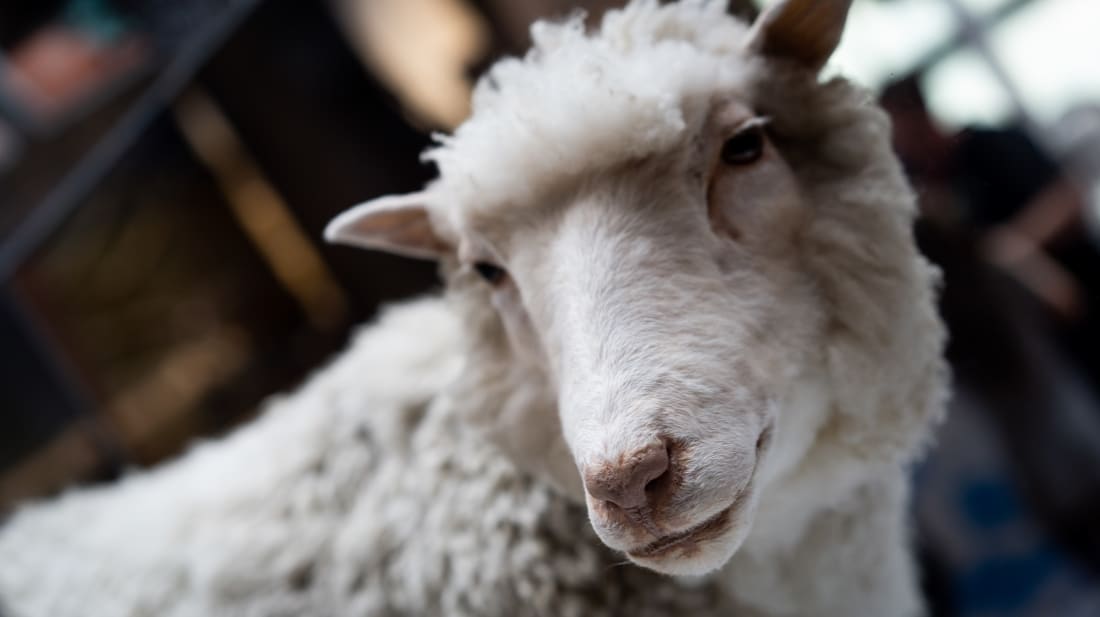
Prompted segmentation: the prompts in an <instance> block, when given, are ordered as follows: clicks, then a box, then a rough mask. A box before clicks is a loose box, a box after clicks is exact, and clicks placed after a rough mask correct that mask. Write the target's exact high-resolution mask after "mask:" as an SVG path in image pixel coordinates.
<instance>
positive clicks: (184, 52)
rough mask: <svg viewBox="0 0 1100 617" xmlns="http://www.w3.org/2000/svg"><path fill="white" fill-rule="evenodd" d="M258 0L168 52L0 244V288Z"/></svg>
mask: <svg viewBox="0 0 1100 617" xmlns="http://www.w3.org/2000/svg"><path fill="white" fill-rule="evenodd" d="M260 1H261V0H237V1H236V2H234V3H232V4H230V5H229V6H228V7H227V8H226V9H225V10H224V12H223V13H222V14H221V15H219V16H218V17H216V18H214V19H212V20H211V21H212V22H213V23H210V24H207V25H204V26H202V27H201V28H200V29H199V32H198V33H197V34H196V35H195V36H194V38H193V39H191V40H190V41H189V43H187V44H184V45H183V46H182V48H181V49H180V50H179V51H178V52H177V53H176V54H174V57H173V59H172V61H171V62H169V63H168V65H167V66H166V67H165V68H164V69H163V70H162V71H161V72H160V74H159V75H158V76H157V77H156V78H155V79H154V80H153V83H152V84H151V85H150V86H149V88H148V89H147V90H146V91H145V92H144V93H143V94H142V95H141V97H140V98H139V99H138V100H137V102H135V103H134V104H133V106H132V107H131V108H130V110H129V111H127V112H126V115H125V116H123V118H122V119H121V120H119V122H118V124H116V125H115V126H114V128H112V129H111V130H110V132H109V133H108V134H107V135H106V136H105V137H104V138H103V139H101V140H100V141H99V142H97V143H96V144H95V146H93V147H92V149H91V150H90V151H89V152H88V153H87V154H85V155H84V157H83V158H82V159H81V160H80V162H79V163H77V164H76V165H75V166H74V168H73V170H72V171H70V172H69V173H68V174H66V175H65V177H64V178H63V179H62V180H61V182H59V183H58V185H57V186H56V187H55V188H54V189H53V190H51V191H50V192H49V194H47V195H46V197H45V198H44V199H43V200H42V203H40V204H39V205H37V206H36V207H35V208H33V209H32V210H31V212H30V213H29V214H28V215H27V217H26V218H25V219H24V220H23V221H22V222H21V223H20V224H19V225H18V226H17V227H16V228H15V230H14V231H13V232H12V234H11V235H10V237H9V238H8V240H7V241H6V242H4V243H3V244H2V245H0V284H4V283H5V282H7V281H9V280H11V278H12V277H13V276H14V275H15V273H16V272H17V271H18V270H19V267H20V266H21V265H22V264H23V262H24V261H26V260H27V259H28V258H29V257H30V256H31V255H32V254H33V253H34V251H35V250H37V249H38V247H39V246H41V245H42V244H43V243H44V242H45V241H46V240H47V239H48V238H49V236H50V234H52V233H53V231H54V230H55V229H57V228H58V227H59V226H60V225H61V224H62V223H64V222H65V221H66V220H67V219H68V218H69V216H70V215H71V214H72V213H73V211H74V210H76V208H77V207H78V206H79V205H80V203H81V201H83V199H84V198H85V197H86V196H87V195H88V193H90V192H91V191H92V190H93V189H94V188H95V187H96V186H97V185H98V184H99V183H100V182H101V181H102V179H103V178H104V177H105V176H106V175H107V174H108V173H109V172H110V171H111V170H112V169H114V167H115V165H117V164H118V161H119V160H120V159H121V158H122V156H123V155H125V154H126V152H127V151H129V149H130V148H131V147H132V146H133V144H134V143H135V142H137V140H138V139H139V138H140V137H141V135H142V134H143V133H144V132H145V130H146V128H148V126H149V124H150V123H151V122H152V121H153V120H155V119H156V117H157V116H159V115H160V114H162V113H164V112H165V111H166V108H167V106H168V105H169V104H170V103H171V102H172V101H173V100H175V98H176V97H177V96H178V95H179V93H180V92H181V91H182V90H183V88H184V87H186V86H187V84H188V83H189V82H190V81H191V79H192V78H193V77H194V75H195V73H196V72H197V71H198V70H199V69H201V68H202V65H203V64H204V63H205V62H206V60H207V59H208V58H209V57H210V55H211V54H213V53H214V51H215V50H216V49H217V48H218V47H219V46H220V45H221V44H222V43H223V42H225V40H226V39H228V37H229V36H230V34H232V33H233V31H234V30H235V29H236V28H237V26H238V25H239V24H240V23H241V21H243V20H244V19H245V17H247V16H248V15H249V14H250V13H251V12H252V10H253V9H255V8H256V6H257V5H258V4H259V3H260Z"/></svg>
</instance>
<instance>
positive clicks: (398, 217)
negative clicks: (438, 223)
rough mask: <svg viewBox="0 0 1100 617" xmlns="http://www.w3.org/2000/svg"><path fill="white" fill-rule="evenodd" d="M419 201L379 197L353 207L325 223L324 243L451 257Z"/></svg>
mask: <svg viewBox="0 0 1100 617" xmlns="http://www.w3.org/2000/svg"><path fill="white" fill-rule="evenodd" d="M420 197H422V196H421V195H420V194H417V195H408V196H400V197H383V198H381V199H377V200H374V201H371V202H368V203H366V204H362V205H360V206H356V207H355V208H352V209H351V210H348V211H347V212H344V213H343V214H341V215H340V216H338V217H336V218H335V219H334V220H333V221H332V222H331V223H329V225H328V227H327V228H326V229H325V239H326V240H328V241H330V242H337V243H342V244H348V245H351V246H357V247H360V248H367V249H378V250H383V251H389V252H391V253H396V254H398V255H405V256H407V257H417V258H422V259H438V258H440V257H442V256H444V255H446V254H449V253H453V252H454V249H453V247H452V246H451V245H450V243H449V242H447V241H446V240H444V239H443V238H441V237H440V236H439V234H437V233H436V231H435V229H434V227H433V226H432V222H431V217H430V216H429V214H428V209H427V208H426V207H425V206H424V205H423V204H422V200H421V199H420Z"/></svg>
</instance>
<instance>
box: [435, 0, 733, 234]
mask: <svg viewBox="0 0 1100 617" xmlns="http://www.w3.org/2000/svg"><path fill="white" fill-rule="evenodd" d="M726 4H727V3H726V1H725V0H721V1H714V0H694V1H692V0H687V1H684V2H680V3H675V4H669V5H664V6H662V5H659V4H658V3H657V2H656V0H635V1H633V2H631V3H630V4H628V5H627V6H626V7H625V8H623V9H621V10H617V11H611V12H609V13H608V14H606V15H605V17H604V19H603V22H602V24H601V25H600V27H599V29H598V30H596V31H595V32H593V33H587V32H586V31H585V29H584V25H583V19H582V17H581V16H575V17H574V18H572V19H570V20H567V21H565V22H562V23H547V22H539V23H536V24H535V25H534V26H533V27H532V38H533V41H534V45H533V47H532V49H531V51H530V52H529V53H528V54H527V55H526V56H525V57H524V58H522V59H519V58H512V59H506V60H502V61H500V62H498V63H497V64H496V65H494V66H493V67H492V68H491V69H490V71H489V72H488V73H487V74H486V76H485V77H483V78H482V79H481V80H480V81H479V83H478V85H477V87H476V88H475V91H474V98H473V115H472V116H471V117H470V119H469V120H467V121H466V122H465V123H464V124H463V125H462V126H460V127H459V128H458V130H457V131H456V132H455V133H454V135H452V136H441V137H439V138H438V139H439V143H440V145H439V146H438V147H436V148H434V149H432V150H430V151H429V152H427V153H426V154H425V158H426V159H428V160H432V161H435V162H436V164H437V165H438V166H439V170H440V181H439V183H438V184H437V185H436V190H437V191H438V192H439V193H441V195H440V197H441V201H442V202H443V203H446V204H447V206H448V208H456V207H457V208H458V209H460V210H461V209H466V208H473V209H482V210H484V209H485V208H495V207H503V206H506V205H508V206H514V205H516V204H522V203H525V202H529V201H532V200H536V199H537V198H538V196H539V194H540V192H541V191H543V190H546V189H547V188H548V187H550V186H553V185H555V184H556V183H560V182H562V181H568V180H570V179H572V178H578V177H581V176H583V175H584V174H591V173H593V172H597V171H599V170H601V169H607V168H609V167H612V166H614V165H616V164H618V163H621V162H623V161H627V160H632V159H637V158H641V157H645V156H647V155H651V154H654V153H658V152H662V151H666V150H670V149H672V148H674V147H676V146H677V145H679V144H681V143H683V142H684V139H685V135H686V134H687V132H688V129H689V128H690V127H692V126H695V125H698V124H699V123H700V122H701V118H700V117H699V116H701V114H703V113H704V112H705V102H706V101H709V100H710V99H711V98H712V97H713V96H714V95H715V94H717V93H722V92H733V91H737V90H738V89H739V88H743V87H744V86H745V84H746V83H747V82H748V76H749V74H750V73H751V71H750V61H749V59H748V56H747V55H746V53H745V52H744V46H745V42H746V36H747V31H748V29H747V27H746V26H745V24H743V23H742V22H740V21H738V20H737V19H735V18H733V17H731V16H729V15H728V14H727V13H726V8H727V7H726ZM455 214H457V212H455Z"/></svg>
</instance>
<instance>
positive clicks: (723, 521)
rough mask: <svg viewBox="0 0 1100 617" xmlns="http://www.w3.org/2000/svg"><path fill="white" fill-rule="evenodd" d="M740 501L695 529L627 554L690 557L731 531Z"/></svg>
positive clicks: (641, 556)
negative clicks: (701, 546)
mask: <svg viewBox="0 0 1100 617" xmlns="http://www.w3.org/2000/svg"><path fill="white" fill-rule="evenodd" d="M740 501H741V500H740V499H738V500H737V501H736V502H734V504H733V505H731V506H730V507H728V508H726V509H725V510H722V511H721V512H719V513H718V514H715V515H714V516H712V517H710V518H708V519H707V520H705V521H703V522H702V523H699V524H698V525H696V526H694V527H691V528H689V529H686V530H684V531H680V532H676V533H673V534H669V535H667V536H664V537H662V538H659V539H657V540H655V541H654V542H651V543H649V544H647V545H645V546H643V547H641V548H638V549H634V550H630V551H626V554H627V555H628V556H629V557H631V558H634V559H659V558H661V557H666V556H668V555H669V554H671V553H673V552H675V551H680V552H682V553H683V554H684V555H685V556H690V555H691V554H692V553H695V552H698V551H699V550H700V545H701V544H702V543H704V542H707V541H709V540H713V539H715V538H717V537H719V536H721V535H723V534H724V533H726V531H728V530H729V528H730V526H731V524H732V522H733V518H732V514H733V511H734V509H735V508H736V507H737V506H738V504H739V502H740Z"/></svg>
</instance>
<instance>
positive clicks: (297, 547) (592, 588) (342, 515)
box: [0, 299, 730, 617]
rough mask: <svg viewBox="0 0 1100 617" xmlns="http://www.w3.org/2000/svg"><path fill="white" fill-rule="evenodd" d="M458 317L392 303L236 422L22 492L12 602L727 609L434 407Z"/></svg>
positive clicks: (526, 610) (600, 611) (331, 611)
mask: <svg viewBox="0 0 1100 617" xmlns="http://www.w3.org/2000/svg"><path fill="white" fill-rule="evenodd" d="M459 325H460V324H459V323H457V321H456V318H455V312H454V311H453V310H452V309H451V308H450V307H448V306H446V302H445V301H443V300H438V299H431V300H422V301H419V302H415V303H411V304H408V305H406V306H402V307H400V308H395V309H391V310H390V311H388V312H387V313H386V314H385V315H384V316H383V318H382V319H381V322H380V323H379V324H378V325H375V326H372V327H370V328H367V329H365V330H364V331H363V332H361V333H360V335H359V336H358V337H357V339H356V341H355V343H354V344H353V346H352V347H351V349H350V350H349V351H347V352H346V353H345V354H344V355H343V356H342V357H341V358H339V359H338V360H336V361H335V362H334V363H333V364H332V365H331V366H329V367H327V368H325V369H323V370H321V371H320V372H319V373H318V374H317V376H316V377H315V378H314V379H313V380H311V381H310V383H309V384H308V385H307V386H306V387H304V388H303V389H302V390H300V391H299V392H297V393H296V394H293V395H291V396H288V397H286V398H281V399H276V400H274V401H272V402H271V403H270V404H269V406H268V409H267V410H266V412H265V414H264V415H263V417H262V418H261V419H260V420H258V421H256V422H255V423H253V424H252V425H249V426H246V427H244V428H242V429H241V430H239V431H238V432H237V433H235V434H234V435H232V436H230V437H229V438H227V439H225V440H222V441H218V442H214V443H210V444H205V445H202V446H200V447H197V448H195V449H194V450H193V451H191V452H190V453H189V454H187V455H186V456H184V457H183V458H181V459H180V460H178V461H175V462H173V463H171V464H169V465H166V466H164V467H162V468H160V469H157V470H155V471H152V472H149V473H144V474H135V475H132V476H130V477H128V478H126V479H124V480H123V481H122V482H120V483H119V484H118V485H116V486H112V487H107V488H95V489H85V490H75V491H72V492H70V493H68V494H66V495H64V496H62V497H61V498H60V499H58V500H56V501H52V502H48V503H44V504H39V505H32V506H28V507H25V508H23V509H22V510H20V511H19V512H18V513H17V514H16V515H15V516H14V517H13V518H12V519H11V521H10V522H9V523H8V524H7V526H6V527H5V528H4V529H3V531H2V532H0V554H2V555H4V559H3V560H2V561H0V599H2V603H3V604H2V605H3V611H4V614H5V615H8V616H10V617H35V616H40V615H41V616H50V617H68V616H73V617H76V616H80V617H86V616H88V615H95V616H100V617H115V616H117V617H135V616H139V615H157V616H158V617H216V616H230V615H257V616H258V615H263V616H278V615H286V616H294V615H333V616H340V615H357V616H395V615H456V616H460V615H500V616H502V617H503V616H522V615H531V616H544V615H556V616H569V615H573V616H577V617H582V616H598V615H608V616H611V615H621V614H629V615H640V616H653V617H657V616H667V615H680V614H692V615H704V616H705V615H720V614H728V611H729V610H730V604H729V600H728V599H726V598H723V597H722V595H721V593H720V590H719V589H718V588H717V587H716V586H715V585H703V586H701V585H684V584H682V583H678V582H676V581H675V580H672V579H669V578H666V577H661V576H659V575H656V574H653V573H649V572H646V571H643V570H640V569H638V568H636V567H632V566H624V565H623V563H622V561H621V559H620V558H618V557H617V556H615V555H613V554H612V553H611V552H610V551H609V550H607V549H606V548H604V547H603V545H602V544H601V543H600V542H599V540H598V539H597V538H596V537H595V534H594V533H593V532H592V531H591V529H590V527H589V526H588V523H587V518H586V514H585V511H584V509H583V507H582V506H579V505H575V504H572V503H569V502H567V501H565V500H563V499H562V498H560V497H559V496H558V495H557V494H556V493H554V492H553V491H552V490H551V489H550V488H549V487H547V486H545V485H544V484H541V483H539V482H537V481H534V480H533V479H532V478H531V477H530V476H528V475H526V474H523V473H521V472H519V471H518V470H517V469H516V467H515V466H514V465H513V464H512V463H511V462H510V461H509V459H508V458H506V457H504V456H502V454H501V453H500V452H499V451H497V450H496V449H494V448H493V447H491V446H488V445H487V444H485V443H484V442H483V441H482V440H480V439H479V438H478V437H477V436H475V435H473V434H471V432H470V431H468V430H466V429H464V428H463V427H462V426H461V424H459V423H456V422H455V419H454V417H453V414H450V413H449V412H448V410H447V409H446V406H445V405H440V404H435V405H433V404H432V401H433V399H434V397H435V394H436V393H437V392H439V390H440V389H442V388H443V387H444V386H445V385H446V384H447V383H448V382H449V381H450V380H451V379H453V377H454V374H455V371H456V369H457V368H458V364H459V363H460V362H461V353H460V352H461V348H460V345H459V344H458V340H457V334H458V333H459V332H460V329H459ZM425 337H430V338H431V340H433V343H432V344H431V345H422V346H415V345H409V343H408V341H410V340H422V339H424V338H425ZM410 376H415V377H410Z"/></svg>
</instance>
